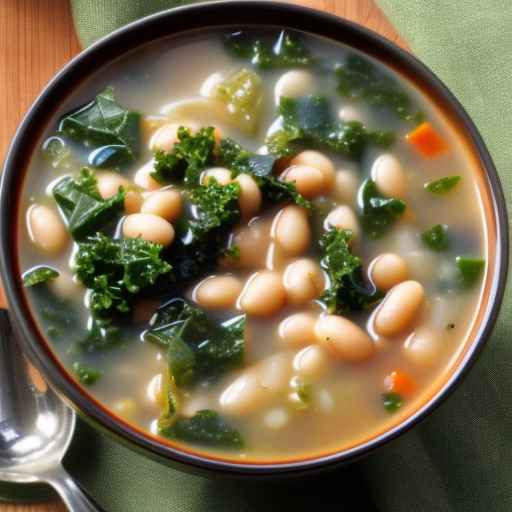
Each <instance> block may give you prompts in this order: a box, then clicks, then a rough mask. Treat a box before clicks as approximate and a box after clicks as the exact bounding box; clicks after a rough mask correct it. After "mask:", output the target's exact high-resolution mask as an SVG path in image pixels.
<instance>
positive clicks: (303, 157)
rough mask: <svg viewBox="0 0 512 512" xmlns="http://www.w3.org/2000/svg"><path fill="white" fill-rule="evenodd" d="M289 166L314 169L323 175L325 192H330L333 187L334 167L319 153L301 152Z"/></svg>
mask: <svg viewBox="0 0 512 512" xmlns="http://www.w3.org/2000/svg"><path fill="white" fill-rule="evenodd" d="M291 164H292V165H306V166H308V167H315V168H316V169H318V170H319V171H321V172H322V174H323V175H324V183H325V188H326V190H331V189H332V187H333V186H334V180H335V171H334V165H333V163H332V162H331V160H330V159H329V158H327V157H326V156H325V155H323V154H322V153H320V152H319V151H312V150H307V151H302V152H301V153H299V154H298V155H297V156H295V157H294V158H293V159H292V161H291Z"/></svg>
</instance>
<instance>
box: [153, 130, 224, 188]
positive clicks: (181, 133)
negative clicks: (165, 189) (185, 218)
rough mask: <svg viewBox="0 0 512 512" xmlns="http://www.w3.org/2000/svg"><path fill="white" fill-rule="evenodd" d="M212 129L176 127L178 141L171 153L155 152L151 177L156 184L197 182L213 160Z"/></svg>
mask: <svg viewBox="0 0 512 512" xmlns="http://www.w3.org/2000/svg"><path fill="white" fill-rule="evenodd" d="M214 147H215V137H214V128H212V127H211V126H210V127H208V128H201V129H200V130H199V131H198V132H197V133H195V134H192V132H191V131H190V130H189V129H188V128H185V127H183V126H181V127H180V128H179V130H178V142H176V143H175V144H174V148H173V149H172V151H171V152H170V153H165V152H164V151H156V153H155V166H154V169H155V170H154V171H153V172H152V173H151V176H152V177H153V178H154V179H155V180H156V181H158V182H159V183H184V185H185V186H187V187H195V186H197V185H199V177H200V175H201V172H202V171H203V170H204V169H205V167H207V166H208V165H210V164H212V162H213V150H214Z"/></svg>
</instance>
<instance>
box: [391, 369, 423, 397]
mask: <svg viewBox="0 0 512 512" xmlns="http://www.w3.org/2000/svg"><path fill="white" fill-rule="evenodd" d="M384 385H385V386H386V388H387V390H388V391H392V392H394V393H398V394H399V395H401V396H409V395H412V394H413V393H414V391H415V390H416V383H415V382H414V380H413V379H412V377H410V376H409V375H408V374H407V373H405V372H402V371H401V370H395V371H394V372H391V373H390V374H389V375H386V378H385V379H384Z"/></svg>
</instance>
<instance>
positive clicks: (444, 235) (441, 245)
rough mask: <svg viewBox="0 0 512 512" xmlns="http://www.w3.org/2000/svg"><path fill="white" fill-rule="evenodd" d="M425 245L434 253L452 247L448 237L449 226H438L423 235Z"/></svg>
mask: <svg viewBox="0 0 512 512" xmlns="http://www.w3.org/2000/svg"><path fill="white" fill-rule="evenodd" d="M421 239H422V241H423V243H424V244H425V245H426V246H427V247H430V249H432V250H433V251H438V252H439V251H444V250H446V249H448V246H449V245H450V239H449V237H448V226H447V225H446V224H436V225H435V226H433V227H431V228H430V229H429V230H427V231H425V232H424V233H422V235H421Z"/></svg>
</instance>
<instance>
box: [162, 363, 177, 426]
mask: <svg viewBox="0 0 512 512" xmlns="http://www.w3.org/2000/svg"><path fill="white" fill-rule="evenodd" d="M162 398H163V406H162V409H161V410H160V416H159V418H158V423H157V426H158V432H159V433H161V434H162V435H165V433H166V432H169V431H170V429H171V427H172V425H173V423H174V422H175V421H176V418H177V412H178V406H179V405H178V390H177V389H176V385H175V384H174V381H173V379H172V378H171V376H170V374H169V371H165V372H164V374H163V375H162Z"/></svg>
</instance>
